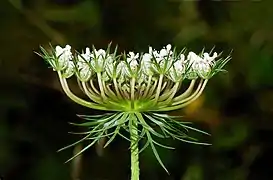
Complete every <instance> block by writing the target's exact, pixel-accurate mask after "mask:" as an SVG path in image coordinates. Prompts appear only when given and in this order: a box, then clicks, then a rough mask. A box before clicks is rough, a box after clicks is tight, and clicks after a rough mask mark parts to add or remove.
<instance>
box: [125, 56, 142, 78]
mask: <svg viewBox="0 0 273 180" xmlns="http://www.w3.org/2000/svg"><path fill="white" fill-rule="evenodd" d="M138 58H139V54H138V53H137V54H135V53H134V52H129V54H128V57H127V62H128V63H129V65H130V69H131V71H132V72H133V73H136V72H137V70H138V61H137V59H138ZM127 70H128V68H127ZM127 74H128V75H129V74H130V72H129V71H128V72H127Z"/></svg>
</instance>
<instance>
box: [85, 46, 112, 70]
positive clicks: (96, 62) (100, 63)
mask: <svg viewBox="0 0 273 180" xmlns="http://www.w3.org/2000/svg"><path fill="white" fill-rule="evenodd" d="M108 57H109V54H107V53H106V52H105V50H103V49H99V50H98V51H97V50H96V49H94V50H93V51H92V53H91V61H90V62H91V66H92V68H93V69H94V70H95V71H96V72H101V71H103V70H104V66H105V61H106V59H107V58H108Z"/></svg>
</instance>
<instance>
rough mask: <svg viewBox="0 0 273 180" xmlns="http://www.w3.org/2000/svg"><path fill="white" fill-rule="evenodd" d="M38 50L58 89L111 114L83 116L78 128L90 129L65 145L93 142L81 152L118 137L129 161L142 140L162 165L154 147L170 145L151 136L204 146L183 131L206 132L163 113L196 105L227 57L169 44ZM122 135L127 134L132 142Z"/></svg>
mask: <svg viewBox="0 0 273 180" xmlns="http://www.w3.org/2000/svg"><path fill="white" fill-rule="evenodd" d="M41 50H42V54H41V56H42V57H43V58H44V59H45V60H46V61H47V62H48V63H49V64H50V65H51V66H52V68H53V69H54V70H55V71H57V73H58V76H59V80H60V83H61V86H62V88H63V90H64V92H65V93H66V95H67V96H68V97H69V98H70V99H71V100H73V101H75V102H76V103H78V104H80V105H83V106H85V107H88V108H92V109H97V110H105V111H110V112H112V113H107V114H103V115H100V116H81V118H83V119H85V120H86V122H84V123H82V124H78V125H80V126H87V127H89V131H87V132H86V136H85V137H84V138H83V139H82V140H80V141H78V142H76V143H74V144H72V145H70V146H68V147H71V146H73V145H75V144H77V143H79V142H81V141H84V140H92V141H91V143H90V144H89V145H88V146H87V147H85V148H84V149H83V150H82V151H81V152H79V154H80V153H82V152H83V151H85V150H86V149H87V148H89V147H90V146H92V145H93V144H94V143H95V142H97V141H98V140H99V139H100V138H102V137H110V138H109V140H108V142H107V143H106V144H105V146H107V145H108V144H109V143H110V142H111V141H112V140H113V139H114V138H115V137H116V135H120V136H122V137H124V138H125V139H127V140H129V141H130V142H131V154H132V161H133V160H134V161H135V160H136V159H137V161H138V156H137V157H136V155H138V154H139V153H140V152H141V151H142V150H140V151H139V150H138V146H137V144H138V142H139V141H140V140H141V139H145V140H146V143H145V145H144V146H143V147H142V149H145V148H146V147H147V146H148V145H150V146H151V148H152V150H153V151H154V153H155V156H156V158H157V159H158V161H159V163H160V164H161V165H162V166H163V167H164V165H163V163H162V162H161V160H160V158H159V156H158V154H157V151H156V148H155V145H158V146H162V147H165V148H169V147H167V146H164V145H161V144H159V143H158V142H156V141H155V140H154V139H153V136H157V137H159V138H167V137H171V138H174V139H178V140H181V141H184V142H190V143H195V144H204V143H199V142H198V141H197V140H196V139H193V138H191V137H189V136H188V135H187V133H188V130H193V131H197V132H200V133H203V134H207V133H205V132H203V131H200V130H197V129H195V128H192V127H190V126H189V125H187V124H186V123H184V122H181V121H177V120H176V119H177V117H171V116H168V115H166V114H162V112H165V111H172V110H177V109H181V108H183V107H185V106H187V105H189V104H191V103H192V102H193V101H195V100H196V99H197V98H198V97H199V96H200V95H201V94H202V92H203V91H204V88H205V86H206V85H207V83H208V81H209V79H210V78H211V77H213V76H214V75H215V74H216V73H218V72H220V71H222V68H223V66H224V65H225V64H226V63H227V62H228V61H229V60H230V57H226V58H221V57H219V56H218V55H217V53H216V52H214V53H206V52H202V53H201V54H200V55H197V54H195V53H194V52H189V53H187V54H186V53H185V51H184V50H183V51H181V52H177V51H176V50H175V49H172V47H171V45H167V46H166V47H164V48H162V49H161V50H159V51H157V50H154V49H153V48H152V47H149V51H148V52H147V53H134V52H129V53H128V54H121V55H117V48H116V49H115V50H114V52H111V51H110V45H109V47H108V48H107V50H103V49H100V50H96V49H95V48H94V47H93V48H92V50H90V48H86V50H85V52H83V53H81V54H80V53H78V52H76V51H75V53H74V54H73V53H72V52H71V47H70V46H69V45H67V46H65V48H61V47H60V46H56V48H55V49H54V48H52V49H50V50H48V51H47V50H45V49H44V48H42V47H41ZM73 75H75V77H76V78H77V79H78V82H79V87H80V89H82V91H83V93H84V94H85V95H86V96H87V97H88V98H89V101H86V100H84V99H81V98H79V97H77V96H76V95H75V94H73V92H72V91H71V90H70V88H69V85H68V83H67V79H68V78H70V77H72V76H73ZM187 81H190V82H189V83H186V84H189V85H188V87H187V88H186V90H185V91H184V92H181V90H180V89H181V88H182V87H183V86H184V84H185V83H184V82H187ZM124 132H129V134H130V138H127V137H126V135H125V134H124ZM66 148H67V147H66ZM77 155H78V154H77ZM77 155H76V156H77ZM132 163H133V162H132ZM132 167H133V164H132ZM164 168H165V167H164ZM165 169H166V168H165ZM134 173H137V170H136V169H132V177H133V176H134V177H135V176H137V174H134ZM136 179H137V178H136Z"/></svg>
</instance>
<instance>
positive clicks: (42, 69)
mask: <svg viewBox="0 0 273 180" xmlns="http://www.w3.org/2000/svg"><path fill="white" fill-rule="evenodd" d="M272 6H273V1H270V0H252V1H251V0H230V1H228V0H218V1H216V0H199V1H195V0H1V1H0V30H1V31H0V75H1V76H0V79H1V81H0V176H2V177H3V180H69V179H71V180H127V179H129V176H130V167H129V165H130V159H129V152H128V147H129V144H128V142H127V141H125V140H123V139H121V138H117V139H116V140H115V141H114V142H113V143H112V144H111V145H110V146H109V147H108V148H107V149H102V148H101V146H100V145H97V146H94V147H93V148H90V149H89V150H88V151H87V152H86V153H85V154H84V155H83V156H82V157H81V159H78V160H79V161H75V162H72V163H68V164H64V162H65V161H66V160H67V159H68V158H70V157H71V156H72V154H73V151H76V150H77V149H74V150H73V149H70V150H67V151H64V152H61V153H57V152H56V151H57V150H58V149H60V148H62V147H64V146H65V145H67V144H69V143H72V142H73V141H75V140H77V139H79V138H80V137H79V136H77V135H70V134H68V133H67V132H69V131H73V130H75V127H73V126H71V125H69V124H68V122H77V121H79V119H78V118H77V117H76V115H75V114H77V113H85V114H92V113H95V112H93V111H92V110H90V109H85V108H82V107H80V106H78V105H76V104H74V103H72V102H71V101H69V99H68V98H67V97H66V96H65V95H64V94H63V92H62V89H61V88H60V85H59V82H58V79H57V76H56V73H53V72H52V70H51V69H49V68H48V66H47V65H46V63H45V62H44V61H43V60H42V59H41V58H40V57H38V56H37V55H36V54H34V53H33V52H34V51H38V50H39V45H44V46H46V45H48V43H49V42H51V43H52V44H62V45H65V44H66V43H68V44H71V45H72V46H73V47H74V48H76V49H82V48H85V46H91V45H92V44H94V45H95V46H96V47H97V48H104V47H106V46H107V44H108V43H109V42H112V43H113V44H114V45H115V44H118V45H119V50H120V51H124V50H126V51H129V50H134V51H147V49H148V48H147V47H148V46H149V45H152V46H153V47H155V48H161V47H162V46H163V45H166V44H168V43H171V44H173V45H175V46H177V47H178V48H181V49H182V48H183V47H187V48H188V49H190V50H193V51H201V50H202V48H203V47H206V49H211V48H212V47H214V46H215V47H216V48H215V49H216V51H223V52H224V54H226V55H227V54H229V52H230V51H231V50H233V53H232V58H233V59H232V61H230V63H229V64H228V65H227V66H226V69H227V70H228V71H229V73H228V74H220V75H218V76H216V77H214V78H213V79H212V80H210V82H209V85H208V87H207V88H206V90H205V93H204V94H203V96H202V97H201V98H199V99H198V100H197V101H196V102H195V103H194V104H192V105H191V106H189V107H188V108H186V109H183V110H181V111H179V112H176V114H180V115H185V120H187V121H193V122H194V126H195V127H198V128H201V129H202V130H205V131H208V132H210V133H211V134H212V136H211V137H209V138H208V137H203V136H200V135H196V137H199V136H200V137H199V138H200V139H201V140H204V141H207V142H211V143H212V144H213V145H212V146H210V147H203V146H196V145H191V144H184V143H181V142H178V141H172V140H167V141H166V142H167V143H168V144H172V145H173V146H174V147H176V150H174V151H171V150H165V149H161V148H159V153H160V154H161V157H162V160H163V162H164V163H165V165H166V167H167V168H168V170H169V172H170V175H168V174H167V173H166V172H165V171H164V170H163V168H161V167H160V165H159V164H158V162H157V161H156V159H155V158H154V156H153V154H152V151H151V150H150V149H147V150H146V151H145V152H143V153H142V154H141V157H140V158H141V159H140V161H141V162H140V166H141V180H272V179H273V155H272V153H273V144H272V138H273V11H272ZM74 89H77V88H76V84H75V88H74ZM77 148H80V147H77Z"/></svg>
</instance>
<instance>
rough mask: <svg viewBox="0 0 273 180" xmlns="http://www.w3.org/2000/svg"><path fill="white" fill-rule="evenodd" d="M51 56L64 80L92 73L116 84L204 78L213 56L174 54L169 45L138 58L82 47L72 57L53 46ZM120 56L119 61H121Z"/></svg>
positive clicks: (67, 51)
mask: <svg viewBox="0 0 273 180" xmlns="http://www.w3.org/2000/svg"><path fill="white" fill-rule="evenodd" d="M55 55H56V57H57V59H56V61H57V63H55V64H54V63H51V64H54V65H55V66H56V67H53V68H54V69H55V70H61V71H62V72H63V76H64V77H65V78H69V77H71V76H72V75H73V74H74V73H75V74H76V75H77V77H78V78H79V79H80V80H81V81H87V80H89V79H90V78H91V76H92V74H94V73H101V74H102V78H103V79H104V80H105V81H107V80H111V79H113V78H116V79H117V80H118V81H120V82H124V81H126V79H128V78H132V77H134V78H136V79H137V81H138V82H143V81H146V80H147V79H148V77H149V76H157V75H159V74H163V75H164V76H166V77H167V78H169V79H170V80H171V81H173V82H178V81H182V80H183V79H185V78H187V79H197V78H198V77H200V78H202V79H208V78H210V77H211V71H212V69H213V66H214V64H215V58H216V57H217V53H216V52H214V53H213V55H212V56H210V54H209V53H206V52H205V53H202V54H201V55H197V54H195V53H194V52H189V53H188V55H187V56H186V55H185V54H183V53H178V54H176V53H175V52H174V51H173V50H172V47H171V45H170V44H169V45H167V46H166V47H164V48H163V49H161V50H160V51H157V50H154V49H153V48H152V47H149V52H148V53H144V54H142V55H140V54H139V53H134V52H129V53H128V54H127V55H126V56H120V57H118V56H115V55H114V54H110V53H109V52H108V50H107V51H105V50H103V49H99V50H96V49H93V50H92V51H90V48H86V50H85V52H84V53H82V54H78V55H76V56H73V55H72V52H71V46H69V45H66V46H65V47H64V48H62V47H60V46H56V48H55ZM122 57H123V58H122Z"/></svg>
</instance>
